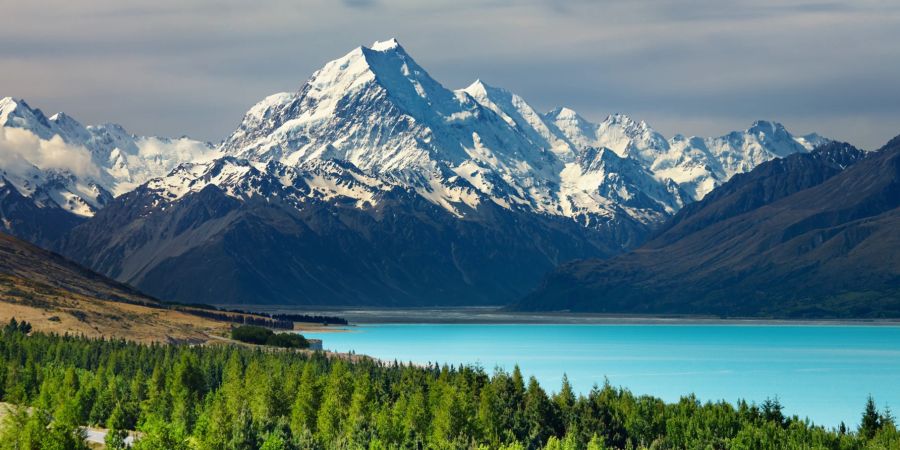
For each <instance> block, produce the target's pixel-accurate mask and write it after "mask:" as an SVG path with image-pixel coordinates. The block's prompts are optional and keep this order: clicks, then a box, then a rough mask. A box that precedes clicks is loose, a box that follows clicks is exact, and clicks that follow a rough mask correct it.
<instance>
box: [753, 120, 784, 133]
mask: <svg viewBox="0 0 900 450" xmlns="http://www.w3.org/2000/svg"><path fill="white" fill-rule="evenodd" d="M747 131H750V132H758V131H759V132H763V133H776V132H781V131H786V129H785V128H784V125H782V124H780V123H778V122H773V121H770V120H757V121H754V122H753V125H750V128H749V129H747Z"/></svg>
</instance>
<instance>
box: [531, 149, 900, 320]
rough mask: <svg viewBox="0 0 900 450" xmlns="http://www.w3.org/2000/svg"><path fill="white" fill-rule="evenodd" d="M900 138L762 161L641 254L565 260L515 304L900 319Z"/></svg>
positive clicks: (680, 217) (677, 220) (683, 215)
mask: <svg viewBox="0 0 900 450" xmlns="http://www.w3.org/2000/svg"><path fill="white" fill-rule="evenodd" d="M897 230H900V136H898V137H897V138H895V139H893V140H892V141H891V142H889V143H888V144H887V145H885V146H884V147H883V148H881V149H880V150H878V151H876V152H872V153H868V154H867V153H865V152H862V151H860V150H858V149H856V148H854V147H852V146H850V145H848V144H842V143H830V144H827V145H825V146H822V147H821V148H819V149H818V150H817V151H815V152H812V153H808V154H795V155H791V156H788V157H785V158H783V159H778V160H773V161H770V162H766V163H762V164H761V165H760V166H758V167H757V168H756V169H754V170H752V171H750V172H749V173H746V174H742V175H736V176H735V177H733V178H732V179H731V180H730V181H729V182H727V183H725V184H724V185H722V186H721V187H719V188H717V189H716V190H714V191H713V192H712V193H710V194H709V195H707V196H706V197H705V198H704V199H703V200H701V201H700V202H697V203H694V204H692V205H689V206H688V207H685V208H684V209H682V210H681V211H680V212H679V213H678V214H677V215H676V216H675V217H674V218H673V219H672V220H670V221H669V222H668V223H667V224H666V225H665V226H664V227H662V228H661V230H660V231H659V233H658V235H656V236H655V237H654V238H653V239H651V240H650V241H649V242H647V243H646V244H644V245H643V246H641V247H640V248H638V249H636V250H634V251H632V252H629V253H626V254H623V255H620V256H617V257H614V258H611V259H607V260H602V261H601V260H597V259H590V260H584V261H576V262H571V263H567V264H564V265H562V266H561V267H559V268H558V269H556V270H555V271H554V272H552V273H551V274H550V275H548V276H547V278H546V279H545V280H544V281H543V282H542V284H541V286H540V287H539V288H538V289H537V290H536V291H535V292H533V293H532V294H530V295H529V296H528V297H527V298H525V299H524V300H523V301H521V302H519V303H518V304H517V305H515V306H514V308H515V309H523V310H570V311H591V312H603V313H616V314H691V315H696V314H705V315H720V316H730V317H734V316H746V317H795V318H796V317H801V318H803V317H815V318H842V317H855V318H860V317H871V318H878V317H898V316H900V257H898V255H900V252H898V251H897V250H898V248H900V247H898V246H900V233H898V232H897Z"/></svg>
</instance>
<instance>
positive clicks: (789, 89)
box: [0, 0, 900, 148]
mask: <svg viewBox="0 0 900 450" xmlns="http://www.w3.org/2000/svg"><path fill="white" fill-rule="evenodd" d="M0 1H2V3H3V5H2V12H3V16H4V19H3V23H2V25H0V96H14V97H21V98H25V99H26V100H28V101H29V102H30V103H31V104H32V106H37V107H40V108H42V109H44V110H45V112H48V113H52V112H56V111H60V110H64V111H66V112H68V113H70V114H71V115H73V116H74V117H76V118H79V119H80V120H82V121H83V122H86V123H99V122H109V121H114V122H119V123H122V124H124V125H125V126H126V127H128V128H129V129H130V130H132V131H134V132H136V133H140V134H158V135H169V136H180V135H183V134H187V135H190V136H193V137H197V138H202V139H208V140H212V141H218V140H220V139H222V138H224V137H225V136H226V135H227V134H228V133H229V132H230V131H231V130H232V129H233V128H234V127H235V126H236V125H237V123H238V121H239V120H240V117H241V116H242V114H243V112H244V111H245V110H246V109H247V108H249V107H250V106H251V105H252V104H253V103H255V102H256V101H257V100H259V99H261V98H263V97H264V96H266V95H268V94H271V93H274V92H279V91H288V90H296V89H297V88H299V86H300V85H301V84H302V82H303V81H305V80H306V79H307V78H308V77H309V75H310V74H311V73H312V72H313V71H315V70H316V69H317V68H319V67H321V66H322V65H323V64H324V63H325V62H327V61H329V60H331V59H335V58H337V57H340V56H341V55H343V54H345V53H346V52H348V51H350V50H351V49H352V48H354V47H357V46H359V45H370V44H371V43H372V42H373V41H375V40H383V39H387V38H389V37H397V38H398V39H399V40H400V42H401V43H402V44H403V46H404V47H405V48H406V50H407V51H408V52H409V53H410V54H412V56H413V57H414V58H415V59H416V60H417V61H418V62H419V64H420V65H422V66H423V67H425V68H426V69H427V70H428V71H429V72H430V73H431V75H432V76H433V77H435V78H436V79H437V80H438V81H440V82H442V83H443V84H444V85H445V86H447V87H449V88H454V89H455V88H460V87H465V86H466V85H468V84H469V83H470V82H471V81H473V80H474V79H476V78H481V79H482V80H484V81H485V82H487V83H489V84H491V85H495V86H500V87H505V88H507V89H509V90H512V91H514V92H516V93H518V94H520V95H522V96H523V97H525V99H526V100H528V101H529V102H530V103H532V104H533V105H534V106H536V107H537V108H538V109H541V110H549V109H551V108H553V107H556V106H560V105H566V106H570V107H572V108H573V109H576V110H578V111H579V112H581V113H582V114H583V115H585V116H587V117H588V118H590V119H593V120H602V119H603V118H604V117H605V116H606V115H607V114H609V113H612V112H623V113H626V114H629V115H631V116H632V117H634V118H638V119H644V120H646V121H647V122H649V123H650V124H651V125H652V126H654V127H655V128H657V129H658V130H659V131H661V132H662V133H663V134H665V135H666V136H671V135H672V134H675V133H683V134H688V135H691V134H693V135H718V134H722V133H724V132H726V131H729V130H732V129H743V128H746V127H747V126H749V124H750V123H751V122H752V121H753V120H755V119H758V118H765V119H771V120H777V121H781V122H783V123H784V124H785V125H786V126H787V127H788V128H789V129H790V130H792V131H795V132H799V133H806V132H810V131H818V132H820V133H822V134H825V135H827V136H831V137H835V138H838V139H842V140H847V141H850V142H853V143H855V144H857V145H860V146H863V147H866V148H875V147H878V146H880V145H881V144H883V143H884V142H886V141H887V139H889V138H890V137H892V136H894V135H896V134H900V2H897V1H896V0H856V1H847V2H833V1H818V0H779V1H776V0H757V1H729V0H672V1H666V0H597V1H589V0H487V1H474V0H446V1H445V0H429V1H424V0H343V1H336V0H322V1H305V0H300V1H298V0H258V1H246V0H216V1H212V0H209V1H207V0H199V1H190V2H188V1H185V0H152V1H147V0H132V1H127V2H123V1H121V0H80V1H75V2H73V1H70V0H45V1H33V2H26V1H14V0H0Z"/></svg>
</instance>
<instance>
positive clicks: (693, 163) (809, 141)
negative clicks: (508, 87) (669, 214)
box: [544, 108, 829, 201]
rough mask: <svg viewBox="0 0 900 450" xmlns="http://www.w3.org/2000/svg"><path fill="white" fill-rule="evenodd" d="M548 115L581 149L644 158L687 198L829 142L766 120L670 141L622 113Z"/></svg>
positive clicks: (559, 111) (644, 162)
mask: <svg viewBox="0 0 900 450" xmlns="http://www.w3.org/2000/svg"><path fill="white" fill-rule="evenodd" d="M544 118H545V120H547V121H548V122H551V123H552V124H554V125H555V126H556V128H557V129H559V130H560V131H561V132H562V133H563V134H564V135H565V136H566V137H567V138H568V139H569V141H570V142H572V143H574V144H575V145H577V146H578V147H579V148H581V149H585V148H590V147H598V148H603V147H605V148H609V149H610V150H612V151H614V152H616V154H618V155H619V156H623V157H630V158H634V159H636V160H638V161H640V162H641V163H642V165H643V166H644V167H645V168H647V169H649V170H650V171H651V172H652V173H653V174H654V175H655V177H656V178H657V179H658V180H659V181H660V182H661V183H664V184H666V183H669V180H671V181H672V182H674V183H676V184H678V185H679V186H680V188H681V191H682V192H683V193H684V194H685V195H686V197H687V198H686V199H685V200H687V201H696V200H699V199H701V198H703V196H705V195H706V194H707V193H709V192H710V191H711V190H713V189H714V188H715V187H716V186H718V185H720V184H722V183H724V182H725V181H727V180H728V179H729V178H731V177H732V176H733V175H735V174H737V173H743V172H747V171H749V170H751V169H753V168H754V167H756V166H757V165H759V164H761V163H763V162H765V161H769V160H771V159H774V158H780V157H784V156H787V155H789V154H792V153H797V152H808V151H810V150H812V149H813V148H815V147H816V146H818V145H821V144H823V143H825V142H828V141H829V140H828V139H826V138H823V137H821V136H819V135H817V134H810V135H806V136H794V135H792V134H791V133H790V132H788V131H787V130H786V129H785V128H784V126H783V125H781V124H779V123H775V122H766V121H757V122H755V123H754V124H753V125H752V126H751V127H750V128H748V129H747V130H744V131H734V132H731V133H729V134H727V135H725V136H721V137H714V138H702V137H690V138H686V137H684V136H682V135H676V136H675V137H673V138H672V139H669V140H668V141H667V140H666V139H665V138H664V137H663V136H662V135H661V134H660V133H658V132H657V131H655V130H653V128H651V127H650V126H649V125H647V123H646V122H643V121H641V122H635V121H634V120H632V119H631V118H630V117H628V116H626V115H623V114H614V115H611V116H608V117H607V118H606V119H605V120H604V121H603V122H601V123H599V124H593V123H591V122H589V121H587V120H586V119H584V118H583V117H581V116H580V115H578V113H576V112H575V111H573V110H571V109H569V108H557V109H555V110H553V111H551V112H549V113H547V114H546V115H545V116H544Z"/></svg>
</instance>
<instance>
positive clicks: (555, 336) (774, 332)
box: [305, 324, 900, 427]
mask: <svg viewBox="0 0 900 450" xmlns="http://www.w3.org/2000/svg"><path fill="white" fill-rule="evenodd" d="M350 329H351V331H350V332H346V333H305V334H306V335H307V336H309V337H315V338H319V339H322V340H323V342H324V346H325V348H326V349H328V350H335V351H340V352H347V351H351V350H352V351H354V352H356V353H360V354H366V355H371V356H374V357H376V358H381V359H385V360H394V359H396V360H398V361H404V362H415V363H427V362H439V363H442V364H443V363H447V364H462V363H465V364H479V365H481V366H482V367H484V368H486V369H488V370H491V369H493V368H494V367H502V368H505V369H507V370H509V369H512V367H513V366H514V365H515V364H518V365H519V367H520V368H521V369H522V372H523V373H524V374H525V376H526V377H527V376H529V375H533V376H535V377H536V378H537V379H538V381H539V382H540V383H541V385H542V386H544V388H545V389H547V390H548V391H557V390H558V389H559V385H560V382H561V380H562V376H563V374H564V373H565V374H567V375H568V377H569V380H570V381H571V382H572V384H573V387H574V388H575V389H576V390H577V391H579V392H582V393H587V392H588V391H589V390H590V388H591V386H592V385H593V384H594V383H602V382H603V379H604V377H607V378H609V380H610V382H611V383H612V384H613V385H616V386H624V387H627V388H628V389H630V390H631V391H632V392H634V393H636V394H650V395H654V396H657V397H661V398H663V399H664V400H666V401H676V400H677V399H678V398H679V397H680V396H681V395H683V394H687V393H690V392H694V393H696V394H697V396H698V397H699V398H700V399H701V400H720V399H724V400H728V401H731V402H733V401H735V400H737V399H741V398H743V399H747V400H748V401H755V402H757V403H760V402H762V401H763V400H765V399H766V398H768V397H773V398H774V397H775V396H777V397H778V398H779V399H780V400H781V402H782V404H784V405H785V410H786V413H788V414H796V415H799V416H801V417H808V418H810V419H811V420H813V421H814V422H816V423H817V424H822V425H826V426H837V425H838V424H839V423H840V422H841V421H844V422H846V423H847V424H852V425H853V426H854V427H855V425H856V424H858V423H859V416H860V414H861V412H862V409H863V406H864V403H865V400H866V396H867V395H869V394H872V395H873V396H875V399H876V401H877V402H878V404H879V407H880V406H882V405H884V404H888V405H890V406H891V407H892V408H893V410H894V411H898V410H900V327H896V326H818V325H816V326H813V325H608V324H604V325H535V324H527V325H510V324H503V325H485V324H472V325H469V324H397V325H393V324H377V325H362V326H358V327H352V328H350Z"/></svg>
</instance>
